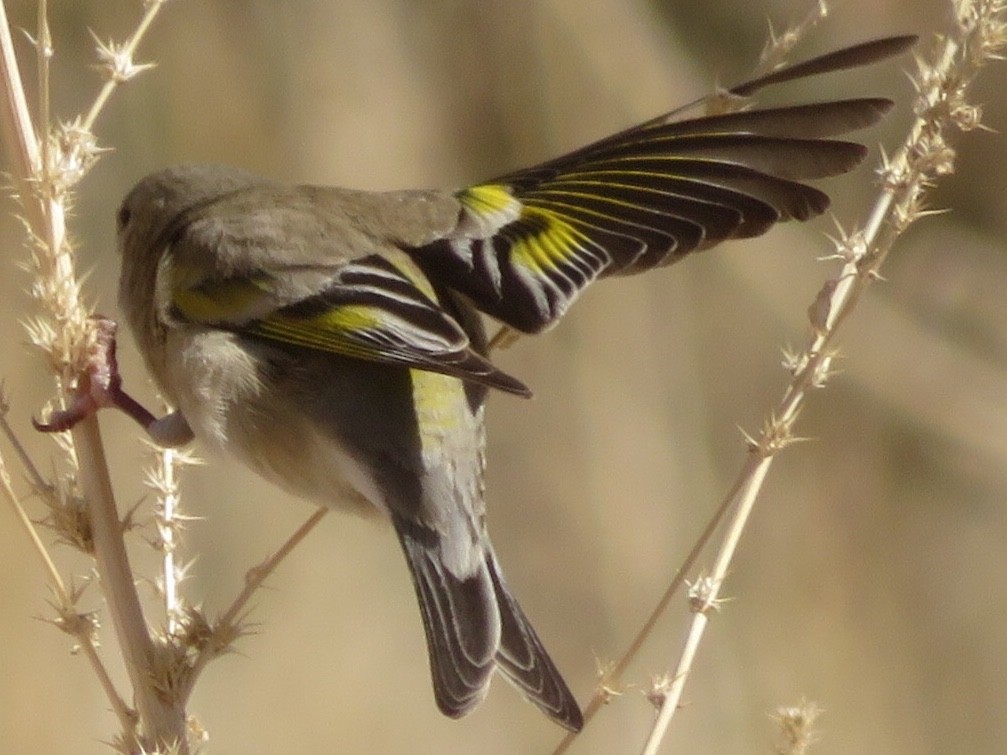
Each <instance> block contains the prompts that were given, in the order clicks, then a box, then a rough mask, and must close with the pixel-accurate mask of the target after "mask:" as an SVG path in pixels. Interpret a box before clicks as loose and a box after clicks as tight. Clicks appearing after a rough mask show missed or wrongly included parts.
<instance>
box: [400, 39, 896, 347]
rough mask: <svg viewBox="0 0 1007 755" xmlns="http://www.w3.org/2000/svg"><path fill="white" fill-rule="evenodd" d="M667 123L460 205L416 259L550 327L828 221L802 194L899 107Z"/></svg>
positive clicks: (795, 70)
mask: <svg viewBox="0 0 1007 755" xmlns="http://www.w3.org/2000/svg"><path fill="white" fill-rule="evenodd" d="M913 41H914V38H912V37H896V38H890V39H884V40H879V41H876V42H869V43H866V44H863V45H858V46H855V47H850V48H846V49H844V50H840V51H838V52H835V53H830V54H828V55H825V56H821V57H819V58H815V59H813V60H809V61H806V62H804V63H800V64H797V65H795V66H793V67H791V68H786V69H781V70H779V71H775V72H773V73H771V74H768V75H767V76H764V77H761V78H758V79H754V80H752V81H750V82H746V83H745V84H742V85H740V86H738V87H735V88H734V89H732V90H730V92H729V94H733V95H736V96H748V95H750V94H752V93H754V92H755V91H757V90H759V89H761V88H763V87H765V86H769V85H770V84H775V83H780V82H783V81H787V80H791V79H796V78H801V77H804V76H810V75H812V74H818V73H824V72H828V71H835V70H839V69H843V68H851V67H855V66H860V65H864V64H866V63H869V62H873V61H875V60H879V59H882V58H885V57H888V56H890V55H894V54H896V53H897V52H901V51H902V50H904V49H906V48H907V47H908V46H909V45H911V44H912V42H913ZM704 103H705V104H709V102H707V101H700V102H698V103H694V104H693V105H692V106H687V107H686V108H681V109H679V110H676V111H672V112H671V113H667V114H665V115H663V116H660V117H659V118H655V119H653V120H651V121H648V122H646V123H643V124H641V125H639V126H636V127H634V128H631V129H628V130H626V131H622V132H620V133H618V134H615V135H613V136H610V137H607V138H605V139H602V140H600V141H598V142H595V143H593V144H590V145H588V146H586V147H583V148H582V149H579V150H576V151H575V152H572V153H570V154H567V155H564V156H562V157H559V158H556V159H554V160H550V161H548V162H545V163H542V164H541V165H538V166H535V167H532V168H528V169H526V170H520V171H517V172H514V173H510V174H507V175H504V176H501V177H499V178H497V179H494V180H491V181H488V182H486V183H482V184H478V185H475V186H471V187H469V188H467V189H463V190H462V191H460V192H458V193H457V194H456V196H457V198H458V200H459V202H460V204H461V206H462V210H461V220H460V222H459V224H458V227H457V228H456V229H455V230H454V231H453V232H452V233H450V234H449V235H448V236H446V237H445V238H443V239H440V240H438V241H435V242H433V243H431V244H428V245H425V246H422V247H419V248H416V249H412V250H411V253H412V255H413V257H414V258H415V259H416V260H417V261H418V262H419V264H420V265H421V266H422V267H423V268H424V270H426V271H427V272H428V274H429V275H430V276H431V277H432V278H434V279H436V280H438V281H439V282H443V283H444V284H446V285H448V286H450V287H452V288H454V289H456V290H458V291H460V292H462V293H463V294H465V295H466V296H468V297H469V298H470V299H471V300H472V302H473V304H474V305H475V306H476V307H477V308H478V309H480V310H482V311H483V312H485V313H487V314H489V315H491V316H493V317H495V318H497V319H498V320H500V321H502V322H504V323H506V324H507V325H510V326H511V327H514V328H516V329H518V330H522V331H525V332H537V331H540V330H542V329H544V328H546V327H548V326H549V325H551V324H552V323H554V322H555V321H556V320H557V319H558V318H559V317H560V316H561V315H562V314H563V313H564V312H565V311H566V309H567V308H568V307H569V306H570V304H571V303H572V302H573V301H574V300H575V299H576V298H577V296H578V295H579V294H580V292H581V291H582V290H583V289H584V288H585V287H586V286H587V285H588V284H590V283H591V282H592V281H593V280H595V279H596V278H598V277H601V276H605V275H617V274H630V273H635V272H640V271H643V270H648V269H650V268H653V267H656V266H659V265H667V264H670V263H671V262H674V261H676V260H678V259H680V258H681V257H683V256H684V255H686V254H688V253H689V252H692V251H696V250H700V249H706V248H708V247H711V246H714V245H716V244H718V243H720V242H722V241H725V240H728V239H739V238H749V237H752V236H758V235H760V234H762V233H765V232H766V231H767V230H768V229H769V228H770V227H771V226H772V225H773V224H775V223H777V222H781V221H786V220H806V219H808V218H810V217H813V216H815V215H818V214H820V213H822V212H823V211H824V210H825V209H826V208H827V207H828V204H829V198H828V196H827V195H826V194H825V193H823V192H822V191H820V190H819V189H816V188H814V187H812V186H809V185H807V184H806V183H804V182H805V181H808V180H814V179H819V178H825V177H828V176H834V175H838V174H841V173H845V172H847V171H849V170H851V169H852V168H853V167H854V166H856V165H857V164H858V163H859V162H860V161H861V160H862V159H863V158H864V156H865V154H866V149H865V148H864V147H863V146H861V145H859V144H856V143H853V142H849V141H843V140H839V139H835V138H833V137H835V136H838V135H841V134H844V133H847V132H849V131H853V130H856V129H859V128H863V127H865V126H868V125H871V124H873V123H875V122H876V121H878V120H879V119H880V118H881V117H882V116H883V115H884V114H885V113H886V112H887V111H888V110H889V109H890V108H891V105H892V103H891V102H890V101H889V100H885V99H877V98H870V99H850V100H841V101H835V102H820V103H814V104H807V105H798V106H791V107H777V108H769V109H763V110H748V111H741V112H734V113H726V114H715V115H706V116H699V117H692V118H684V119H683V118H682V117H681V115H682V113H683V111H685V110H689V109H691V108H694V107H696V106H697V105H702V104H704Z"/></svg>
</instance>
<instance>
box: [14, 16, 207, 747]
mask: <svg viewBox="0 0 1007 755" xmlns="http://www.w3.org/2000/svg"><path fill="white" fill-rule="evenodd" d="M157 5H159V4H154V5H151V6H150V7H148V10H147V16H149V15H150V14H151V12H154V11H156V7H157ZM147 24H148V25H149V21H147ZM139 36H140V35H139V34H135V35H134V39H136V40H138V39H139ZM35 48H36V52H37V55H38V70H39V78H40V82H39V83H40V93H41V98H42V99H41V103H42V113H41V122H42V124H43V125H44V127H45V128H46V129H48V127H49V123H50V119H49V106H48V94H47V93H48V83H49V82H48V70H49V69H48V66H49V59H50V58H51V55H52V48H51V43H50V39H49V31H48V23H47V21H46V5H45V3H44V2H42V3H40V5H39V29H38V34H37V38H36V40H35ZM0 61H2V62H0V67H2V70H0V74H2V75H3V81H2V82H0V85H2V86H3V88H4V90H5V97H4V100H3V106H4V107H3V110H4V112H3V114H2V116H0V124H2V125H3V127H4V129H5V133H7V135H8V144H9V145H11V146H14V147H16V149H14V150H12V152H11V156H12V158H13V159H12V160H11V164H10V171H11V174H12V176H13V178H14V180H15V181H16V184H17V186H18V188H19V193H20V195H21V198H22V202H23V205H24V208H23V209H24V212H25V213H26V216H27V221H28V223H29V225H30V227H31V230H32V232H33V233H34V234H35V235H36V236H37V237H38V238H39V239H42V240H43V241H44V245H45V248H46V251H47V254H45V255H44V256H43V255H39V257H40V259H39V264H40V268H41V270H40V272H41V274H42V275H43V276H51V280H55V281H62V282H64V284H65V285H62V286H61V293H62V298H61V299H60V301H59V305H58V306H59V310H58V311H52V312H49V315H50V316H51V317H52V318H53V320H54V322H55V324H56V326H57V328H59V326H61V325H62V324H63V323H68V322H71V321H73V320H75V319H78V320H79V319H82V318H83V317H86V314H85V313H84V311H83V307H82V305H81V303H80V300H79V296H78V295H77V293H78V289H77V286H76V285H75V284H74V283H73V281H74V280H75V277H76V276H75V271H74V266H73V258H72V255H71V254H70V253H69V250H68V249H67V246H66V237H65V234H66V227H65V214H64V205H63V201H62V200H63V198H62V197H61V196H59V195H58V194H57V192H56V191H55V190H54V188H53V187H54V186H55V183H54V176H53V175H52V173H51V170H52V168H53V163H52V159H51V155H50V154H49V151H50V146H49V139H48V137H44V138H42V139H41V140H40V139H39V138H38V137H37V132H36V130H35V128H34V125H33V123H32V119H31V115H30V113H29V111H28V108H27V105H26V99H25V97H24V90H23V86H22V80H21V77H20V74H19V71H18V66H17V60H16V57H15V55H14V49H13V42H12V40H11V35H10V27H9V24H8V21H7V14H6V8H5V7H4V5H3V4H2V3H0ZM107 88H108V85H106V89H107ZM103 91H104V90H103ZM105 100H107V95H105V96H104V98H99V101H98V102H97V103H96V106H95V107H93V108H92V111H91V113H90V114H89V119H90V121H91V122H93V120H94V118H95V117H97V114H98V112H100V109H101V106H102V105H103V104H104V101H105ZM40 141H41V145H40V144H39V142H40ZM68 369H69V368H68ZM60 377H61V378H63V379H65V378H68V377H69V378H73V377H75V376H74V375H72V374H68V375H62V376H60ZM72 437H73V441H74V449H75V454H76V458H77V461H78V481H79V485H80V488H81V491H82V492H83V494H84V497H85V498H86V500H87V502H88V507H89V512H90V520H91V528H92V531H93V537H94V543H95V554H94V555H95V560H96V563H97V567H98V572H99V575H100V577H101V582H102V586H103V589H104V593H105V597H106V600H107V604H108V611H109V614H110V615H111V617H112V623H113V625H114V627H115V631H116V635H117V638H118V640H119V643H120V647H121V649H122V653H123V656H124V658H125V660H126V668H127V671H128V673H129V676H130V680H131V682H132V686H133V694H134V697H135V700H136V705H137V709H138V711H139V713H140V718H141V721H142V727H143V729H144V731H145V733H146V735H147V737H148V738H149V742H148V747H150V746H154V747H156V746H161V745H164V746H173V747H177V748H178V751H179V752H181V753H185V752H187V751H188V748H187V745H186V741H185V715H184V709H182V708H181V707H179V706H177V705H175V704H173V703H172V702H171V701H170V700H167V699H165V698H164V697H163V696H162V695H160V694H159V693H158V691H157V690H156V689H155V688H154V685H153V684H152V680H153V679H154V678H155V677H154V673H153V669H154V662H155V653H154V645H153V641H152V639H151V636H150V634H149V632H148V629H147V626H146V623H145V621H144V617H143V613H142V610H141V608H140V603H139V598H138V596H137V594H136V589H135V585H134V579H133V573H132V571H131V569H130V567H129V562H128V559H127V557H126V550H125V545H124V543H123V539H122V535H123V531H122V530H123V528H122V524H121V522H120V520H119V516H118V511H117V509H116V506H115V498H114V496H113V494H112V486H111V481H110V479H109V475H108V465H107V463H106V460H105V452H104V447H103V445H102V441H101V435H100V433H99V431H98V424H97V420H96V418H95V417H93V416H92V417H89V418H87V419H85V420H84V421H82V422H81V423H80V424H78V426H77V427H76V428H74V431H73V436H72ZM99 676H100V678H101V679H102V684H103V686H104V685H106V683H108V684H110V682H108V681H107V676H104V675H101V674H100V675H99ZM106 691H108V688H107V689H106ZM110 699H111V700H112V701H113V705H114V706H115V707H117V708H121V707H122V706H121V705H117V704H116V702H115V701H116V700H117V699H118V696H117V695H113V696H112V697H111V698H110ZM117 712H118V713H119V715H120V719H122V718H123V717H128V716H124V711H122V710H117ZM124 728H125V727H124ZM123 734H124V737H125V738H126V741H127V742H129V741H132V740H133V727H132V726H129V727H128V728H125V730H124V732H123Z"/></svg>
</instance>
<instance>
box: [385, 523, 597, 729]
mask: <svg viewBox="0 0 1007 755" xmlns="http://www.w3.org/2000/svg"><path fill="white" fill-rule="evenodd" d="M396 529H397V531H398V534H399V539H400V541H401V542H402V549H403V551H404V552H405V554H406V560H407V561H408V563H409V568H410V571H411V573H412V575H413V584H414V586H415V587H416V596H417V598H418V599H419V604H420V612H421V614H422V616H423V628H424V630H425V632H426V637H427V648H428V651H429V653H430V670H431V674H432V677H433V686H434V696H435V698H436V700H437V706H438V707H439V708H440V709H441V712H443V713H444V714H445V715H447V716H451V717H452V718H458V717H461V716H463V715H465V714H466V713H468V712H469V711H470V710H471V709H472V708H474V707H475V706H476V705H477V704H478V703H479V702H480V701H481V700H482V699H483V698H484V697H485V696H486V691H487V690H488V688H489V683H490V677H491V675H492V673H493V670H494V669H496V668H499V670H500V671H501V672H502V673H503V674H504V676H506V677H507V679H508V680H509V681H511V682H512V683H513V684H514V685H515V686H517V688H518V689H519V690H520V691H521V692H522V693H523V694H524V695H525V697H527V698H528V700H530V701H531V702H533V703H534V704H535V705H537V706H538V707H539V708H540V709H541V710H542V711H543V712H544V713H545V714H546V715H548V716H549V717H550V718H552V719H553V720H554V721H556V722H557V723H559V724H560V725H562V726H564V727H566V728H567V729H571V730H573V731H579V730H580V728H581V726H582V725H583V718H582V716H581V712H580V708H579V707H578V705H577V702H576V700H575V699H574V697H573V694H572V693H571V692H570V690H569V688H568V687H567V686H566V682H564V681H563V677H562V676H561V675H560V673H559V671H558V670H557V668H556V666H555V665H554V664H553V662H552V659H550V658H549V655H548V653H546V651H545V648H544V647H543V646H542V642H541V641H540V640H539V638H538V635H536V634H535V630H534V629H532V626H531V624H530V623H529V622H528V619H527V618H526V617H525V615H524V612H523V611H522V610H521V607H520V606H519V605H518V603H517V601H516V600H515V599H514V598H513V596H511V594H510V591H509V590H508V589H507V584H506V583H505V582H504V580H503V576H502V575H501V573H500V569H499V566H498V565H497V561H496V556H495V555H494V554H493V552H492V549H491V548H490V547H489V546H488V544H487V549H486V557H485V560H484V561H483V564H482V567H481V568H480V569H478V570H477V571H476V572H475V574H474V575H472V576H470V577H467V578H458V577H456V576H455V575H453V574H451V573H450V571H449V570H448V569H447V568H445V566H444V563H443V561H442V559H441V553H440V547H439V544H438V543H436V542H431V540H432V539H434V538H432V537H431V538H427V537H424V535H427V534H430V535H433V533H429V531H426V532H422V531H421V532H417V531H415V530H414V529H413V528H409V527H398V528H396Z"/></svg>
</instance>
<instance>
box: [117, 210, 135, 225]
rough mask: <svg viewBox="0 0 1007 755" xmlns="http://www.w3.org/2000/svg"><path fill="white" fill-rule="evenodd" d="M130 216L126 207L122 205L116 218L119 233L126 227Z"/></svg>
mask: <svg viewBox="0 0 1007 755" xmlns="http://www.w3.org/2000/svg"><path fill="white" fill-rule="evenodd" d="M131 214H132V213H131V212H130V209H129V208H128V207H127V206H126V205H123V206H122V207H120V208H119V215H118V217H117V221H118V223H119V230H120V231H121V230H122V229H123V228H125V227H126V223H128V222H129V218H130V215H131Z"/></svg>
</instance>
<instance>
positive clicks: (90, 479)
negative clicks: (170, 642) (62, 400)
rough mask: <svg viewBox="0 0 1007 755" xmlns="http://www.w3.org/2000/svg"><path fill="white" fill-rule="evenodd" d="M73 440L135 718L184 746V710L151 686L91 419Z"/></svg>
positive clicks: (153, 734)
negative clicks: (130, 683) (82, 461)
mask: <svg viewBox="0 0 1007 755" xmlns="http://www.w3.org/2000/svg"><path fill="white" fill-rule="evenodd" d="M73 440H74V447H75V448H76V449H77V454H78V456H80V457H81V458H84V459H88V460H89V462H90V463H87V464H84V463H81V465H80V485H81V489H83V490H84V491H85V494H86V495H87V501H88V511H89V513H90V520H91V532H92V536H93V538H94V559H95V562H96V564H97V566H98V574H99V575H101V584H102V588H103V592H104V595H105V600H106V602H107V603H108V609H109V613H110V614H111V616H112V624H113V626H114V627H115V633H116V637H117V639H118V641H119V647H120V649H121V651H122V656H123V660H124V661H125V662H126V670H127V672H128V673H129V677H130V681H131V682H132V686H133V694H134V696H135V698H136V707H137V710H138V712H139V714H140V720H141V722H142V725H143V728H144V730H145V732H146V733H147V734H148V736H149V737H150V739H151V740H152V741H153V742H157V743H159V744H160V745H176V744H177V745H182V746H183V747H184V742H185V709H184V707H183V706H181V705H179V704H178V703H177V702H176V701H173V700H171V699H170V698H167V697H166V696H162V695H160V694H158V692H157V690H155V689H154V686H153V684H152V683H151V682H152V680H153V678H154V674H153V669H154V665H155V662H156V659H155V652H154V643H153V640H152V639H151V636H150V632H149V631H148V629H147V625H146V622H145V620H144V618H143V610H142V608H141V607H140V599H139V596H138V595H137V592H136V587H135V585H134V583H133V572H132V569H131V568H130V566H129V559H128V558H127V556H126V545H125V542H124V541H123V537H122V536H123V527H122V523H121V522H120V520H119V512H118V509H117V508H116V505H115V495H114V494H113V492H112V483H111V480H110V479H109V477H108V464H107V462H106V460H105V447H104V445H103V444H102V440H101V433H100V431H99V429H98V420H97V417H96V416H95V415H91V416H90V417H87V418H86V419H84V420H83V421H81V422H80V423H78V424H77V426H76V427H74V429H73ZM180 751H182V752H184V751H186V750H185V749H182V750H180Z"/></svg>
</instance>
